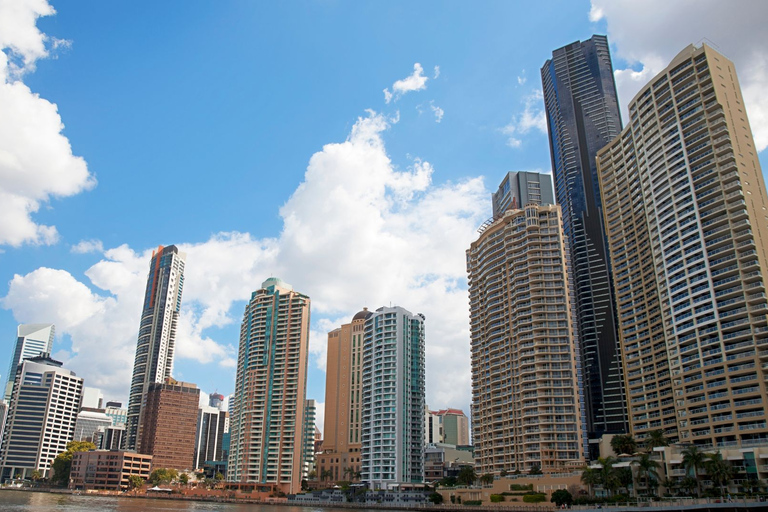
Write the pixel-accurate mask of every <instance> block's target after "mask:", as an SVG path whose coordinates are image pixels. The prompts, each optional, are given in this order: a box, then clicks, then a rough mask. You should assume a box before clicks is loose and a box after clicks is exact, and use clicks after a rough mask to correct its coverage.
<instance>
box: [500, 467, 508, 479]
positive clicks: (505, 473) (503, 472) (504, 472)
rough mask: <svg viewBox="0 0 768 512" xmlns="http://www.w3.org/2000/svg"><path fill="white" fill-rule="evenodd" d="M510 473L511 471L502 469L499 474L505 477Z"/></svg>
mask: <svg viewBox="0 0 768 512" xmlns="http://www.w3.org/2000/svg"><path fill="white" fill-rule="evenodd" d="M508 474H509V473H507V472H506V471H505V470H503V469H502V470H501V472H499V476H500V477H501V478H504V477H505V476H507V475H508Z"/></svg>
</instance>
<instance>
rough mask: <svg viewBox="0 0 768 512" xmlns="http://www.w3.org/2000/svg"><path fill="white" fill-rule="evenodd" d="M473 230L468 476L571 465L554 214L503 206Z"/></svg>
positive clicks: (568, 319) (574, 443)
mask: <svg viewBox="0 0 768 512" xmlns="http://www.w3.org/2000/svg"><path fill="white" fill-rule="evenodd" d="M541 178H542V184H543V183H544V182H545V180H544V179H543V178H544V176H543V175H542V177H541ZM550 186H551V185H550ZM515 202H516V203H517V204H521V201H520V198H517V201H515ZM480 231H481V232H480V236H479V238H478V239H477V241H475V242H473V243H472V245H471V246H470V248H469V250H468V251H467V272H468V274H469V303H470V336H471V343H472V345H471V355H472V430H473V441H474V446H475V461H476V468H477V471H478V473H496V474H498V473H501V472H502V471H506V472H513V471H529V470H530V469H531V468H534V467H538V468H541V469H544V470H549V469H561V468H567V467H574V466H578V465H579V464H581V463H582V461H583V454H584V450H585V442H584V426H583V419H582V418H583V416H582V409H581V403H580V399H579V398H580V397H579V391H578V381H579V379H578V362H577V360H578V352H577V346H576V344H575V341H574V336H573V331H574V326H573V307H572V303H571V297H572V294H571V293H570V284H569V279H568V271H567V264H566V261H567V258H566V256H567V253H566V248H565V239H564V236H563V230H562V220H561V213H560V207H559V206H557V205H552V204H549V205H547V204H541V205H540V204H536V203H535V202H529V203H528V204H527V205H526V206H525V207H523V208H520V207H518V208H512V207H510V208H508V209H507V210H506V211H504V212H502V215H501V216H499V217H496V218H495V219H493V220H491V221H490V222H489V223H486V224H484V225H483V226H482V227H481V229H480ZM444 428H445V426H444Z"/></svg>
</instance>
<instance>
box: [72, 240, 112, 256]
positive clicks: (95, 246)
mask: <svg viewBox="0 0 768 512" xmlns="http://www.w3.org/2000/svg"><path fill="white" fill-rule="evenodd" d="M70 252H73V253H75V254H88V253H91V252H104V244H102V243H101V240H81V241H80V242H79V243H77V244H75V245H73V246H72V248H71V249H70Z"/></svg>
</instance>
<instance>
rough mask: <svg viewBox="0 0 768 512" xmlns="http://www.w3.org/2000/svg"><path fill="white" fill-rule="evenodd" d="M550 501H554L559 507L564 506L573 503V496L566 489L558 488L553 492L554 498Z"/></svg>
mask: <svg viewBox="0 0 768 512" xmlns="http://www.w3.org/2000/svg"><path fill="white" fill-rule="evenodd" d="M550 501H552V503H554V504H555V505H557V506H558V507H562V506H563V505H570V504H571V503H573V496H572V495H571V493H570V492H568V491H566V490H565V489H558V490H557V491H555V492H553V493H552V498H550Z"/></svg>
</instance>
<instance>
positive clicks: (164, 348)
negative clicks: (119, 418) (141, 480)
mask: <svg viewBox="0 0 768 512" xmlns="http://www.w3.org/2000/svg"><path fill="white" fill-rule="evenodd" d="M185 258H186V255H185V254H184V253H182V252H179V250H178V249H177V248H176V246H175V245H169V246H168V247H163V246H162V245H161V246H160V247H158V248H157V251H154V252H153V253H152V260H151V261H150V264H149V276H148V277H147V288H146V292H145V293H144V305H143V308H142V312H141V323H140V324H139V338H138V342H137V343H136V359H135V360H134V363H133V378H132V379H131V392H130V396H129V398H128V416H127V420H126V448H127V449H129V450H135V449H136V447H137V444H138V440H139V438H140V437H141V431H140V429H141V421H142V408H143V403H144V398H145V397H146V394H147V389H148V388H149V385H150V384H152V383H154V382H156V383H162V382H163V381H164V380H165V379H166V378H168V377H170V376H171V370H172V369H173V352H174V348H175V345H176V323H177V322H178V319H179V309H180V308H181V292H182V289H183V287H184V260H185Z"/></svg>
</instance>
